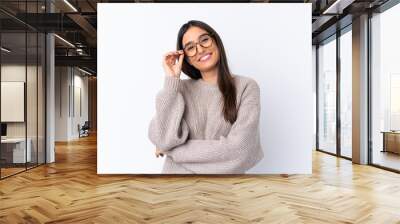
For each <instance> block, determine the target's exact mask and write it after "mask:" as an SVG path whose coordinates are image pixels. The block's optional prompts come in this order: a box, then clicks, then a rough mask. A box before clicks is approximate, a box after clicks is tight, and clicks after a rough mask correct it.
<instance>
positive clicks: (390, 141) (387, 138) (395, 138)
mask: <svg viewBox="0 0 400 224" xmlns="http://www.w3.org/2000/svg"><path fill="white" fill-rule="evenodd" d="M381 133H383V150H382V152H393V153H397V154H400V132H398V131H397V132H396V131H382V132H381Z"/></svg>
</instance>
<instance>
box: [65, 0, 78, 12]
mask: <svg viewBox="0 0 400 224" xmlns="http://www.w3.org/2000/svg"><path fill="white" fill-rule="evenodd" d="M64 2H65V4H67V5H68V6H69V7H70V8H71V9H72V10H74V11H75V12H78V10H77V9H76V8H75V7H74V6H73V5H72V4H71V3H69V1H68V0H64Z"/></svg>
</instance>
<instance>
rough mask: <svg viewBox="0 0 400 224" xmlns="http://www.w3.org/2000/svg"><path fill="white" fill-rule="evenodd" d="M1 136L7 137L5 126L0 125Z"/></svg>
mask: <svg viewBox="0 0 400 224" xmlns="http://www.w3.org/2000/svg"><path fill="white" fill-rule="evenodd" d="M1 136H7V124H6V123H1Z"/></svg>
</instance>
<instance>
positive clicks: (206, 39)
mask: <svg viewBox="0 0 400 224" xmlns="http://www.w3.org/2000/svg"><path fill="white" fill-rule="evenodd" d="M211 36H212V35H211V34H203V35H201V36H200V37H199V40H198V42H197V43H189V44H187V45H186V46H185V47H184V48H183V51H184V52H185V54H186V55H187V56H188V57H193V56H195V55H196V54H197V44H200V46H202V47H204V48H208V47H210V46H211V45H212V43H213V39H212V37H211Z"/></svg>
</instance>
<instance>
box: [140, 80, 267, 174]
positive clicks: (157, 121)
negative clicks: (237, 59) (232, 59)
mask: <svg viewBox="0 0 400 224" xmlns="http://www.w3.org/2000/svg"><path fill="white" fill-rule="evenodd" d="M233 77H234V81H235V85H236V89H237V96H236V98H237V109H238V116H237V120H236V121H235V122H234V123H233V125H232V124H230V123H229V122H227V121H225V119H224V117H223V113H222V107H223V99H222V94H221V92H220V90H219V88H218V85H217V84H210V83H207V82H205V81H204V80H202V79H198V80H194V79H186V80H184V79H178V78H175V77H172V76H168V75H166V76H165V78H164V86H163V88H162V89H161V90H160V91H159V92H158V94H157V96H156V114H155V116H154V117H153V119H152V120H151V122H150V125H149V130H148V136H149V139H150V141H151V142H152V143H153V144H154V145H155V146H156V147H157V148H159V149H160V150H162V151H163V153H164V154H165V155H166V159H165V163H164V167H163V173H174V174H188V173H189V174H190V173H196V174H236V173H245V172H246V171H247V170H248V169H250V168H251V167H253V166H254V165H255V164H257V163H258V162H259V161H260V160H261V159H262V158H263V157H264V153H263V150H262V147H261V144H260V132H259V121H260V109H261V107H260V88H259V86H258V84H257V82H256V81H255V80H253V79H251V78H248V77H244V76H239V75H233ZM152 150H155V148H154V149H152Z"/></svg>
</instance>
